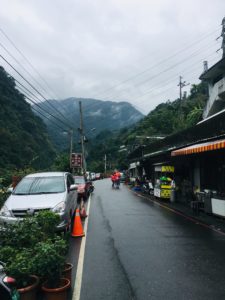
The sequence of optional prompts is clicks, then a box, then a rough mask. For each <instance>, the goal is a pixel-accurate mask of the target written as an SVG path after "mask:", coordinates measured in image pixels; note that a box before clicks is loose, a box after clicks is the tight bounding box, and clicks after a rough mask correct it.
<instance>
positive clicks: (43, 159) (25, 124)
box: [0, 67, 55, 173]
mask: <svg viewBox="0 0 225 300" xmlns="http://www.w3.org/2000/svg"><path fill="white" fill-rule="evenodd" d="M54 154H55V152H54V150H53V146H52V144H51V143H50V141H49V138H48V135H47V131H46V126H45V125H44V123H43V122H42V120H41V119H40V118H39V117H37V116H36V115H35V114H34V113H33V112H32V110H31V106H30V104H28V103H27V102H26V101H25V100H24V96H23V95H22V94H21V93H20V92H19V91H18V90H17V89H16V88H15V82H14V80H13V79H12V78H11V77H10V76H9V75H8V74H7V73H6V72H5V70H4V69H3V68H2V67H0V173H3V172H4V170H5V169H11V170H12V169H19V168H25V167H31V166H33V167H36V168H38V169H41V168H45V167H46V166H49V165H50V164H51V162H52V160H53V158H54Z"/></svg>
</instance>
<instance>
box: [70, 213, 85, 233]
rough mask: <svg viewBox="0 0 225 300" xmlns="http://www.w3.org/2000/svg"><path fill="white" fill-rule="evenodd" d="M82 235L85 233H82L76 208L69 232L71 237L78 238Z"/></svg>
mask: <svg viewBox="0 0 225 300" xmlns="http://www.w3.org/2000/svg"><path fill="white" fill-rule="evenodd" d="M84 235H85V233H84V231H83V227H82V223H81V219H80V213H79V209H78V208H77V209H76V214H75V218H74V223H73V230H72V232H71V236H73V237H79V236H84Z"/></svg>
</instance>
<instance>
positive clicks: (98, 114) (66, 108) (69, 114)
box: [40, 97, 144, 150]
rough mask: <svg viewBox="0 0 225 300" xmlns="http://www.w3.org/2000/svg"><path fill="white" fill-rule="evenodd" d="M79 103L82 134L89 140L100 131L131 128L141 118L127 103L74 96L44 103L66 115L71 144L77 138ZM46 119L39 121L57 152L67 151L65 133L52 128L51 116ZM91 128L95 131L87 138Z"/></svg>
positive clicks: (43, 103) (42, 104)
mask: <svg viewBox="0 0 225 300" xmlns="http://www.w3.org/2000/svg"><path fill="white" fill-rule="evenodd" d="M79 102H81V103H82V112H83V124H84V133H85V134H87V138H89V137H90V138H93V137H94V136H95V135H97V134H99V133H100V132H101V131H102V130H111V131H114V130H119V129H121V128H123V127H126V126H131V125H133V124H135V123H136V122H138V121H139V120H141V119H142V118H143V117H144V116H143V115H142V113H140V112H139V111H138V110H136V109H135V108H134V107H133V106H132V105H131V104H130V103H128V102H112V101H102V100H96V99H89V98H74V97H72V98H68V99H64V100H48V104H49V103H51V104H52V105H54V107H55V108H56V109H57V110H58V111H60V113H61V114H63V115H64V116H66V118H67V121H68V122H69V123H70V124H71V127H72V128H74V129H75V130H74V141H75V142H77V141H78V139H79V135H78V131H77V128H78V127H80V109H79ZM40 106H41V107H43V108H44V109H45V110H46V109H47V105H46V102H42V103H41V104H40ZM43 114H44V115H45V113H43V111H42V115H40V117H41V118H43ZM57 117H58V118H61V116H60V115H57ZM48 118H49V119H46V118H43V121H44V122H45V123H46V125H47V128H48V132H49V134H50V136H51V139H52V141H53V142H54V144H55V145H56V147H57V148H58V149H59V150H64V149H66V148H68V136H66V134H65V132H63V131H62V130H61V131H60V129H57V128H56V127H55V126H53V125H52V122H51V119H52V118H51V116H49V115H48ZM92 128H95V131H92V132H91V135H90V134H89V135H88V132H90V130H91V129H92Z"/></svg>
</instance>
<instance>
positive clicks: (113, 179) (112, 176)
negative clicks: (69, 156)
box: [111, 173, 116, 188]
mask: <svg viewBox="0 0 225 300" xmlns="http://www.w3.org/2000/svg"><path fill="white" fill-rule="evenodd" d="M115 180H116V178H115V173H113V174H112V175H111V181H112V188H114V186H115Z"/></svg>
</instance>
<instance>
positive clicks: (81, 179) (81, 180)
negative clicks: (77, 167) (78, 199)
mask: <svg viewBox="0 0 225 300" xmlns="http://www.w3.org/2000/svg"><path fill="white" fill-rule="evenodd" d="M74 181H75V184H85V180H84V178H83V177H75V178H74Z"/></svg>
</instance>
